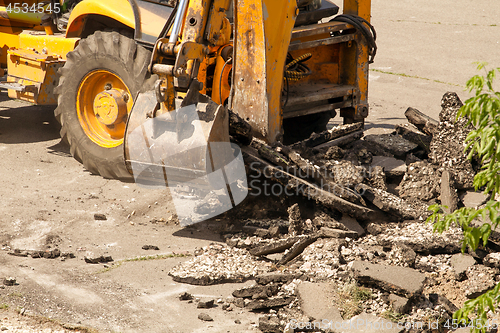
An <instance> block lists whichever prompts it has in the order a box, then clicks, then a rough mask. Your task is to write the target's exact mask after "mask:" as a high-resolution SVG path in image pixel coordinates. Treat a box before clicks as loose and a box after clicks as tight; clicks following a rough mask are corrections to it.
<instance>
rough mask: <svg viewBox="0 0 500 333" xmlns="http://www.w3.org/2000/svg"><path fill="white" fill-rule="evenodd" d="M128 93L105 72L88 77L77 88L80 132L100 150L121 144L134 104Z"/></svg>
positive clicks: (91, 73) (121, 84)
mask: <svg viewBox="0 0 500 333" xmlns="http://www.w3.org/2000/svg"><path fill="white" fill-rule="evenodd" d="M131 96H132V95H131V93H130V90H129V89H128V87H127V86H126V85H125V83H124V82H123V81H122V80H121V79H120V78H119V77H118V76H116V75H115V74H113V73H111V72H109V71H106V70H95V71H92V72H90V73H88V74H87V75H86V76H85V78H84V79H83V80H82V82H81V83H80V85H79V86H78V93H77V95H76V110H77V114H78V120H79V121H80V125H81V126H82V128H83V131H84V132H85V134H86V135H87V137H89V138H90V140H92V141H93V142H94V143H96V144H97V145H99V146H101V147H105V148H113V147H117V146H119V145H121V144H122V143H123V137H124V135H125V127H126V125H127V118H128V114H129V112H130V110H131V109H132V105H133V104H134V101H133V100H132V97H131Z"/></svg>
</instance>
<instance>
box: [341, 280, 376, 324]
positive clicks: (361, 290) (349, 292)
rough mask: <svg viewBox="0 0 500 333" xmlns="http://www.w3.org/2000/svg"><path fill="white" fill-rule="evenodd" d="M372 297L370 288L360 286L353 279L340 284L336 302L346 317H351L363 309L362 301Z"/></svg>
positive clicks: (343, 316)
mask: <svg viewBox="0 0 500 333" xmlns="http://www.w3.org/2000/svg"><path fill="white" fill-rule="evenodd" d="M370 298H372V291H371V290H370V289H369V288H365V287H361V286H358V285H357V283H356V281H354V280H351V281H349V282H347V283H346V284H344V285H343V286H340V287H339V288H338V290H337V293H336V303H337V306H338V308H339V310H340V314H341V315H342V318H344V319H351V318H352V317H354V316H355V315H358V314H360V313H361V312H362V311H363V307H362V301H366V300H369V299H370Z"/></svg>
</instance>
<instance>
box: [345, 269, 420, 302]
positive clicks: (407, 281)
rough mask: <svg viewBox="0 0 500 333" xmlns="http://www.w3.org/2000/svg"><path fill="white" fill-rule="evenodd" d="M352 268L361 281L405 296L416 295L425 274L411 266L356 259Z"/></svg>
mask: <svg viewBox="0 0 500 333" xmlns="http://www.w3.org/2000/svg"><path fill="white" fill-rule="evenodd" d="M352 270H353V272H354V275H355V277H356V279H357V280H358V281H359V282H361V283H367V284H375V285H376V286H377V287H378V288H380V289H383V290H386V291H388V292H394V293H397V294H400V295H404V296H407V297H412V296H415V295H418V294H419V293H420V292H421V291H422V289H423V287H424V282H425V275H424V274H422V273H420V272H419V271H417V270H414V269H412V268H406V267H399V266H387V265H379V264H372V263H369V262H367V261H359V260H356V261H354V262H353V265H352Z"/></svg>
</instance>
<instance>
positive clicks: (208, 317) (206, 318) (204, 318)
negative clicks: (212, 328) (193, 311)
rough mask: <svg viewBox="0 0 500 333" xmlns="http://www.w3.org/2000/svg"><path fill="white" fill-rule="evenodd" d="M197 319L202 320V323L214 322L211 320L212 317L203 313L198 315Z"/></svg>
mask: <svg viewBox="0 0 500 333" xmlns="http://www.w3.org/2000/svg"><path fill="white" fill-rule="evenodd" d="M198 319H200V320H203V321H214V320H213V319H212V317H210V316H209V315H208V314H206V313H203V312H202V313H200V314H199V315H198Z"/></svg>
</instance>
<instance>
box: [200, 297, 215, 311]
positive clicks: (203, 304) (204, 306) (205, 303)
mask: <svg viewBox="0 0 500 333" xmlns="http://www.w3.org/2000/svg"><path fill="white" fill-rule="evenodd" d="M213 306H214V300H213V299H211V300H208V301H199V302H198V305H197V306H196V307H197V308H198V309H210V308H212V307H213Z"/></svg>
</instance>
